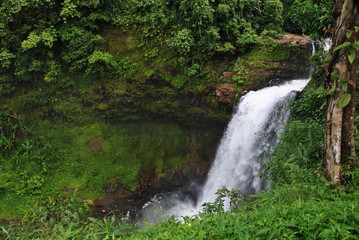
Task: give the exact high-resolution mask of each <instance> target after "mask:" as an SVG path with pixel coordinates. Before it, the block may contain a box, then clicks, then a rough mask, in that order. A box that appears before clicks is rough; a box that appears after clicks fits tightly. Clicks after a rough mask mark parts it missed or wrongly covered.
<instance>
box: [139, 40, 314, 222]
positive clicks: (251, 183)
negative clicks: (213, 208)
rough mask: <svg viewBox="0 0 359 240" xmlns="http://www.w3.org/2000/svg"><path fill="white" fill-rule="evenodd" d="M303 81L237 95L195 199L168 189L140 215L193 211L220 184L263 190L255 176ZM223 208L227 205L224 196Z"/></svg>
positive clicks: (148, 218)
mask: <svg viewBox="0 0 359 240" xmlns="http://www.w3.org/2000/svg"><path fill="white" fill-rule="evenodd" d="M313 53H314V45H313ZM308 81H309V78H308V79H297V80H292V81H288V82H286V83H284V84H282V85H279V86H272V87H267V88H264V89H261V90H258V91H251V92H248V93H247V94H246V95H244V96H242V97H241V99H240V102H239V104H238V106H237V107H236V108H235V113H234V115H233V117H232V119H231V121H230V122H229V125H228V128H227V130H226V132H225V133H224V136H223V137H222V140H221V143H220V145H219V147H218V149H217V154H216V158H215V160H214V163H213V165H212V167H211V170H210V171H209V173H208V177H207V181H206V183H205V184H204V186H203V187H202V188H201V190H200V191H199V193H198V196H197V201H196V202H195V203H194V202H193V200H191V199H186V198H185V199H183V198H182V199H180V198H179V197H178V195H176V194H173V193H171V194H167V195H166V196H164V195H160V196H155V197H154V199H153V200H152V201H151V202H149V203H148V204H146V205H145V206H144V207H143V214H144V220H145V221H147V222H157V221H158V220H161V219H163V217H164V216H171V215H176V216H192V215H194V214H197V213H198V212H199V211H201V209H202V205H203V204H204V203H206V202H213V201H214V200H215V199H216V192H217V191H218V190H219V189H221V188H222V187H223V186H225V187H226V188H227V189H239V190H240V191H241V192H243V193H246V194H252V193H255V192H256V191H259V190H263V189H266V188H267V187H268V186H267V183H266V181H265V179H264V178H260V177H259V175H260V173H262V172H263V168H264V163H265V161H267V159H268V157H269V153H270V151H271V150H272V149H273V148H274V146H275V145H276V143H277V141H278V138H279V135H280V133H281V132H282V131H283V128H284V124H285V122H286V121H287V120H288V118H289V104H290V102H291V101H292V100H293V99H294V98H295V96H296V93H298V92H299V91H301V90H303V88H304V87H305V86H306V84H307V83H308ZM224 207H225V209H226V210H228V209H229V203H228V201H225V206H224Z"/></svg>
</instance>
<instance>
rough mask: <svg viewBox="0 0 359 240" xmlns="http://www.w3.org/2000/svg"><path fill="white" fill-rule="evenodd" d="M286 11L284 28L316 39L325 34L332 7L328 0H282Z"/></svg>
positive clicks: (328, 25) (329, 25) (329, 22)
mask: <svg viewBox="0 0 359 240" xmlns="http://www.w3.org/2000/svg"><path fill="white" fill-rule="evenodd" d="M283 2H284V5H285V6H286V7H287V9H288V11H286V14H285V15H284V19H285V23H286V24H285V25H284V29H285V30H287V31H291V32H294V33H303V34H307V35H311V37H312V38H314V39H318V38H319V37H321V36H324V35H325V30H327V29H330V28H331V27H332V26H331V24H332V9H333V7H334V2H333V1H330V0H295V1H288V0H285V1H283Z"/></svg>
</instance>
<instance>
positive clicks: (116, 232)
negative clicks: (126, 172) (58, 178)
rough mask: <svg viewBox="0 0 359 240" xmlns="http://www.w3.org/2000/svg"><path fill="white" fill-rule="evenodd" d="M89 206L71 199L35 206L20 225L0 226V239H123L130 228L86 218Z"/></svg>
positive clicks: (111, 220) (17, 222) (113, 220)
mask: <svg viewBox="0 0 359 240" xmlns="http://www.w3.org/2000/svg"><path fill="white" fill-rule="evenodd" d="M89 213H90V206H89V205H88V204H86V203H79V202H78V201H76V200H75V198H74V197H71V198H68V199H52V200H49V201H47V202H46V203H42V204H36V206H34V208H33V209H32V210H31V212H29V213H28V214H26V215H25V216H24V217H23V218H21V220H20V221H15V222H13V223H11V224H10V225H9V226H1V225H0V237H2V239H9V240H10V239H49V240H50V239H115V238H117V237H120V236H122V237H123V236H126V235H127V234H128V233H129V231H130V230H132V229H133V226H132V225H129V224H127V223H126V222H120V221H119V220H118V219H116V218H115V217H108V218H104V219H101V220H100V219H96V218H93V217H89Z"/></svg>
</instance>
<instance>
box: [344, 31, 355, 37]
mask: <svg viewBox="0 0 359 240" xmlns="http://www.w3.org/2000/svg"><path fill="white" fill-rule="evenodd" d="M352 34H353V31H350V30H349V31H348V32H347V33H346V34H345V35H346V36H347V38H350V37H351V36H352Z"/></svg>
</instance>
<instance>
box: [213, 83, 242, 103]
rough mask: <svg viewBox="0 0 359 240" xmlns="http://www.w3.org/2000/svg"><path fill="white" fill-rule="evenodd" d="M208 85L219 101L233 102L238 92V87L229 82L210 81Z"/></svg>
mask: <svg viewBox="0 0 359 240" xmlns="http://www.w3.org/2000/svg"><path fill="white" fill-rule="evenodd" d="M207 87H208V89H209V91H210V92H212V94H213V95H214V96H216V99H217V102H219V103H227V104H231V103H233V99H234V96H235V94H236V87H235V86H234V85H233V84H229V83H209V84H207Z"/></svg>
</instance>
